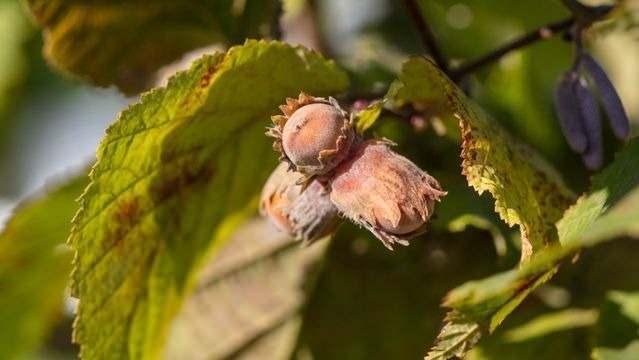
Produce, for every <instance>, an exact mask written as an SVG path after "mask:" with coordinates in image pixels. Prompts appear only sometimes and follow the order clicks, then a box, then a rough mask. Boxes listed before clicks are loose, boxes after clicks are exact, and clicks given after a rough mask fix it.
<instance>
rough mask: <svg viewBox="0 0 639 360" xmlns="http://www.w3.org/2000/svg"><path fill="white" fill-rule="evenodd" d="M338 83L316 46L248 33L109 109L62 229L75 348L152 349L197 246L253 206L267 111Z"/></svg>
mask: <svg viewBox="0 0 639 360" xmlns="http://www.w3.org/2000/svg"><path fill="white" fill-rule="evenodd" d="M346 86H347V78H346V75H345V73H344V72H342V71H341V70H339V69H337V67H336V66H335V65H334V64H333V63H332V62H329V61H326V60H324V59H323V58H322V57H321V56H319V55H317V54H316V53H313V52H310V51H307V50H305V49H303V48H300V47H292V46H289V45H285V44H283V43H277V42H258V41H248V42H247V43H246V44H245V45H243V46H238V47H234V48H232V49H230V50H229V51H228V53H226V54H216V55H211V56H204V57H203V58H201V59H200V60H198V61H196V62H195V63H194V64H193V65H192V67H191V69H190V70H189V71H187V72H182V73H179V74H177V75H176V76H175V77H173V78H172V79H171V80H170V81H169V84H168V85H167V87H166V88H160V89H156V90H153V91H151V92H149V93H148V94H145V95H144V96H142V99H141V101H140V103H138V104H135V105H132V106H131V107H129V108H128V109H127V110H125V111H124V112H123V113H122V114H121V115H120V117H119V119H118V120H117V122H115V123H114V124H113V125H112V126H111V127H110V128H109V129H108V131H107V136H106V138H105V139H104V140H103V141H102V143H101V145H100V147H99V149H98V154H97V158H98V160H97V163H96V165H95V167H94V169H93V170H92V172H91V184H90V185H89V187H88V188H87V190H86V191H85V193H84V195H83V197H82V207H81V209H80V211H79V213H78V215H77V217H76V219H75V220H74V229H73V231H72V235H71V237H70V244H71V245H72V246H73V248H74V249H75V250H76V251H77V256H76V259H75V268H74V273H73V281H74V284H73V290H74V294H75V295H77V296H78V297H79V298H80V306H79V313H78V317H77V321H76V326H75V334H74V336H75V340H76V341H77V342H79V343H80V345H81V354H82V355H83V356H84V357H86V358H95V357H100V356H104V355H105V354H108V356H109V357H113V358H126V357H129V358H135V359H141V358H154V357H157V356H158V355H159V354H160V353H161V352H162V350H163V344H164V339H165V338H166V335H167V332H168V329H169V325H170V323H171V322H172V320H173V318H174V316H175V314H176V313H177V312H178V310H179V307H180V305H181V302H182V300H183V298H184V296H185V294H188V293H189V292H190V290H191V289H192V288H193V286H194V285H195V279H194V276H195V274H196V270H197V269H198V268H199V265H200V264H201V262H202V261H203V259H205V258H206V257H205V255H206V254H214V253H215V252H216V250H217V249H218V248H219V246H220V245H221V244H222V243H223V242H224V241H225V240H226V239H227V238H228V237H229V235H230V234H231V233H232V231H233V229H234V228H235V226H236V225H237V224H239V223H240V222H241V221H243V219H244V218H245V217H246V216H247V215H249V214H251V213H252V212H253V211H254V208H255V201H253V200H255V198H256V196H257V194H258V193H259V190H260V188H261V186H262V184H263V182H264V181H265V180H266V177H267V176H268V174H269V173H270V171H271V170H272V168H273V167H274V161H275V154H274V152H273V151H272V149H271V143H270V142H269V140H268V139H267V138H266V137H265V136H264V129H265V127H266V126H267V125H268V124H269V116H270V115H271V114H275V113H277V106H278V105H279V104H281V103H282V102H283V100H284V99H285V98H286V97H292V96H296V95H298V94H299V92H300V91H305V92H307V93H309V94H313V95H317V96H326V95H329V94H335V93H336V92H340V91H343V90H344V89H345V88H346Z"/></svg>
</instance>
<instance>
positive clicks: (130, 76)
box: [26, 0, 277, 93]
mask: <svg viewBox="0 0 639 360" xmlns="http://www.w3.org/2000/svg"><path fill="white" fill-rule="evenodd" d="M26 2H27V4H28V6H29V8H30V10H31V12H32V14H33V16H34V18H35V19H36V21H37V22H38V23H39V24H40V26H42V27H43V28H44V34H45V48H44V52H45V55H46V56H47V58H48V59H49V60H50V61H51V62H52V63H53V64H54V65H56V67H58V68H59V69H61V70H63V71H66V72H69V73H71V74H75V75H79V76H82V77H87V78H89V79H90V80H91V81H92V82H94V83H95V84H97V85H99V86H109V85H113V84H115V85H117V86H118V87H119V88H121V89H122V90H123V91H124V92H126V93H136V92H139V91H141V90H143V89H145V88H148V87H149V86H150V85H151V84H152V81H153V77H154V74H155V72H156V70H158V69H159V68H160V67H161V66H163V65H166V64H168V63H170V62H172V61H174V60H177V59H179V58H180V56H182V55H183V54H184V53H186V52H188V51H190V50H193V49H196V48H199V47H203V46H206V45H210V44H214V43H222V44H225V43H238V42H241V41H243V40H244V39H245V38H247V37H263V36H264V35H267V34H263V33H262V32H263V31H264V29H267V32H268V24H269V23H270V21H271V19H272V15H271V14H272V13H273V11H274V9H275V6H276V3H277V2H276V1H273V0H267V1H263V0H247V1H244V2H237V1H217V0H206V1H178V0H168V1H144V0H135V1H82V2H78V1H71V0H26ZM236 3H237V4H236Z"/></svg>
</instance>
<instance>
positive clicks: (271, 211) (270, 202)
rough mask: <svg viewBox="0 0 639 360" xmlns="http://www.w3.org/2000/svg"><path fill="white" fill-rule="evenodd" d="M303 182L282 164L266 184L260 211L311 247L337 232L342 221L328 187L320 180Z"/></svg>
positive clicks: (298, 175)
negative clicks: (312, 243) (316, 241)
mask: <svg viewBox="0 0 639 360" xmlns="http://www.w3.org/2000/svg"><path fill="white" fill-rule="evenodd" d="M303 180H304V175H302V174H300V173H297V172H294V171H290V170H288V165H287V164H286V163H280V165H279V166H278V167H277V168H276V169H275V170H274V171H273V173H272V174H271V176H270V177H269V179H268V181H267V182H266V184H265V185H264V189H263V190H262V196H261V200H260V212H261V214H262V215H263V216H266V217H268V218H269V219H270V220H271V222H272V223H273V224H274V225H275V226H276V227H277V228H278V229H279V230H280V231H283V232H285V233H287V234H289V235H290V236H292V237H294V238H295V239H297V240H301V241H303V242H304V243H305V244H309V243H311V242H313V241H315V240H317V239H320V238H322V237H324V236H326V235H328V234H330V233H332V232H333V231H335V229H336V228H337V226H338V225H339V223H340V219H339V216H338V211H337V208H336V207H335V205H333V203H332V202H331V201H330V199H329V195H328V190H327V189H326V187H325V186H324V185H322V184H321V183H320V182H319V181H317V180H312V181H311V182H310V183H308V185H307V186H304V185H303V184H302V181H303Z"/></svg>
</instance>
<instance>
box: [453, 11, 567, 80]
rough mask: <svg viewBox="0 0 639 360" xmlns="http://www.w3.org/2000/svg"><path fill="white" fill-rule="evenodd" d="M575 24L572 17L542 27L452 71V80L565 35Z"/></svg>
mask: <svg viewBox="0 0 639 360" xmlns="http://www.w3.org/2000/svg"><path fill="white" fill-rule="evenodd" d="M574 23H575V17H574V16H571V17H569V18H567V19H564V20H561V21H558V22H555V23H551V24H548V25H545V26H542V27H540V28H538V29H536V30H534V31H532V32H530V33H528V34H525V35H523V36H521V37H519V38H517V39H515V40H513V41H511V42H509V43H507V44H505V45H504V46H502V47H500V48H497V49H495V50H493V51H491V52H490V53H488V54H486V55H484V56H482V57H480V58H478V59H476V60H471V61H470V62H468V63H467V64H463V65H461V66H459V67H458V68H456V69H454V70H452V71H451V78H452V79H453V80H455V81H459V80H460V79H461V78H463V77H464V76H465V75H467V74H469V73H471V72H474V71H476V70H477V69H479V68H481V67H483V66H485V65H488V64H491V63H493V62H495V61H497V60H499V59H501V58H502V57H503V56H504V55H506V54H508V53H510V52H511V51H514V50H517V49H520V48H523V47H525V46H527V45H530V44H532V43H535V42H537V41H539V40H544V39H548V38H550V37H552V36H555V35H557V34H560V33H563V32H564V31H566V30H568V29H570V27H571V26H572V25H573V24H574Z"/></svg>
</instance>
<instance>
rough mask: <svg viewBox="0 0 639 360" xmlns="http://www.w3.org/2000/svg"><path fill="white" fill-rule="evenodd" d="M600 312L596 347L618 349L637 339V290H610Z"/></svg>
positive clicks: (638, 327) (638, 320) (638, 336)
mask: <svg viewBox="0 0 639 360" xmlns="http://www.w3.org/2000/svg"><path fill="white" fill-rule="evenodd" d="M600 313H601V316H600V317H599V321H598V323H597V328H596V344H597V347H606V348H617V349H620V348H623V347H624V346H626V345H628V344H629V343H630V342H632V341H633V340H637V339H639V292H622V291H610V292H609V293H608V294H607V296H606V301H605V302H604V303H603V304H602V305H601V309H600Z"/></svg>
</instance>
